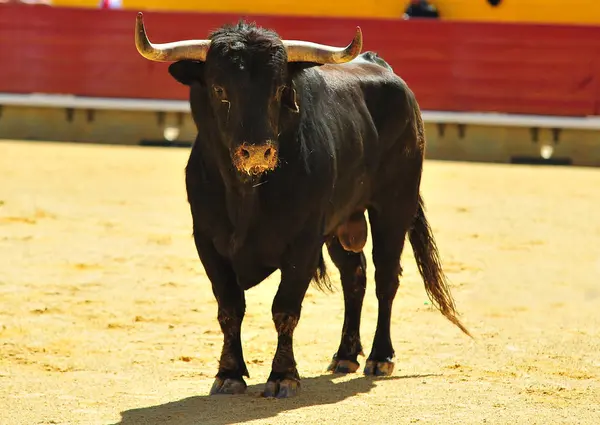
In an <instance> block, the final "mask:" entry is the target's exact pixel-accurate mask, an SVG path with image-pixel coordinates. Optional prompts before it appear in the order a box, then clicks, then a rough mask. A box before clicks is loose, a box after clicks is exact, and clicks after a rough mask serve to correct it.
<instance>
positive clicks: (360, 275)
mask: <svg viewBox="0 0 600 425" xmlns="http://www.w3.org/2000/svg"><path fill="white" fill-rule="evenodd" d="M363 220H364V213H363ZM365 224H366V223H365ZM327 248H328V251H329V256H330V257H331V259H332V261H333V263H334V264H335V265H336V267H337V268H338V269H339V270H340V275H341V278H342V288H343V289H344V326H343V328H342V340H341V342H340V346H339V348H338V351H337V353H336V354H335V355H334V356H333V359H332V361H331V364H330V365H329V368H328V370H329V371H332V372H337V373H353V372H356V370H357V369H358V367H359V363H358V355H359V354H361V355H362V354H363V353H362V344H361V341H360V316H361V311H362V305H363V299H364V297H365V289H366V286H367V277H366V272H367V262H366V259H365V254H364V253H363V252H362V251H360V252H358V253H356V252H350V251H346V249H344V247H343V246H342V244H341V243H340V240H339V239H338V237H336V236H334V237H333V238H332V240H330V241H329V242H328V243H327Z"/></svg>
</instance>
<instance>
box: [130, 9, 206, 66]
mask: <svg viewBox="0 0 600 425" xmlns="http://www.w3.org/2000/svg"><path fill="white" fill-rule="evenodd" d="M135 47H136V48H137V50H138V52H140V55H142V56H143V57H145V58H146V59H149V60H151V61H157V62H175V61H179V60H184V59H189V60H197V61H202V62H204V61H205V60H206V53H207V52H208V48H209V47H210V40H183V41H175V42H173V43H163V44H152V43H151V42H150V40H148V36H147V35H146V29H145V28H144V17H143V14H142V12H139V13H138V15H137V18H136V20H135Z"/></svg>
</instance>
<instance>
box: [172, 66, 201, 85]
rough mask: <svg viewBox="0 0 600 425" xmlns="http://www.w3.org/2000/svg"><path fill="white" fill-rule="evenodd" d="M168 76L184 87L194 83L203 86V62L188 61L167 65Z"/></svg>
mask: <svg viewBox="0 0 600 425" xmlns="http://www.w3.org/2000/svg"><path fill="white" fill-rule="evenodd" d="M169 74H171V76H172V77H173V78H175V79H176V80H177V81H178V82H180V83H181V84H185V85H186V86H191V85H192V84H194V83H200V84H201V85H204V62H198V61H190V60H182V61H178V62H174V63H172V64H171V65H169Z"/></svg>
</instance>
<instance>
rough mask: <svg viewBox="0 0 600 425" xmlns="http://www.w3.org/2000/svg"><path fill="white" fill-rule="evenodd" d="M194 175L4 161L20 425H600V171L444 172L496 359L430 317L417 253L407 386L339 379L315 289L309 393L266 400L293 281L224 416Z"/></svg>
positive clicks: (372, 307) (455, 277) (331, 318)
mask: <svg viewBox="0 0 600 425" xmlns="http://www.w3.org/2000/svg"><path fill="white" fill-rule="evenodd" d="M187 155H188V150H187V149H165V148H140V147H116V146H87V145H86V146H82V145H69V144H52V143H24V142H8V141H4V142H0V424H2V425H20V424H27V425H34V424H116V423H118V424H122V425H133V424H178V425H190V424H202V425H211V424H212V425H224V424H233V423H245V424H259V423H260V424H283V423H285V424H322V423H326V424H336V425H342V424H369V425H374V424H408V423H418V424H481V423H486V424H543V425H547V424H594V425H596V424H600V279H599V277H600V213H599V211H600V170H598V169H578V168H544V167H525V166H508V165H489V164H459V163H444V162H435V161H428V162H427V163H426V166H425V172H424V181H423V188H422V190H423V193H424V195H425V199H426V202H427V205H428V212H429V219H430V221H431V223H432V225H433V227H434V231H435V233H436V236H437V240H438V244H439V247H440V250H441V254H442V258H443V260H444V263H445V266H446V270H447V272H448V274H449V276H450V279H451V280H452V282H453V290H454V294H455V297H456V300H457V303H458V306H459V309H460V311H461V312H462V314H463V319H464V321H465V324H466V325H467V326H468V327H469V328H470V329H471V331H472V332H473V333H474V335H475V336H476V340H475V341H470V340H469V339H468V338H467V337H465V336H464V335H462V334H461V333H460V331H459V330H458V329H456V328H455V327H454V326H453V325H451V324H450V323H449V322H448V321H446V320H445V319H444V318H443V317H442V315H441V314H440V313H438V312H437V311H434V310H432V309H431V307H430V306H429V305H427V304H426V301H427V297H426V294H425V291H424V289H423V285H422V282H421V280H420V277H419V276H418V274H417V271H416V268H415V263H414V260H413V258H412V252H411V251H410V249H408V250H407V251H405V255H404V257H403V258H404V268H405V276H404V278H403V279H402V284H401V289H400V291H399V294H398V296H397V298H396V302H395V305H394V310H395V314H394V317H393V327H392V337H393V341H394V345H395V348H396V355H397V362H396V371H395V373H394V376H393V377H391V378H386V379H372V378H365V377H363V376H362V375H361V374H355V375H350V376H347V377H343V376H334V375H330V374H327V373H325V372H324V370H325V368H326V366H327V364H328V362H329V360H330V358H331V355H332V354H333V353H334V352H335V350H336V349H337V346H338V342H339V337H340V330H341V326H342V318H343V310H342V307H343V303H342V292H341V287H339V285H338V286H337V289H336V292H335V293H333V294H326V293H322V292H319V291H318V290H317V289H316V288H314V287H311V289H309V292H308V294H307V297H306V299H305V302H304V309H303V316H302V319H301V320H300V325H299V327H298V329H297V332H296V338H295V341H296V345H295V348H296V358H297V360H298V363H299V369H300V372H301V374H302V375H303V377H304V379H303V381H302V382H303V392H302V394H301V395H300V396H299V397H298V398H296V399H289V400H265V399H262V398H260V397H259V393H260V391H261V389H262V384H263V382H264V381H265V380H266V378H267V376H268V374H269V369H270V363H271V359H272V356H273V353H274V349H275V344H276V335H275V331H274V328H273V324H272V322H271V314H270V308H271V302H272V299H273V295H274V293H275V290H276V287H277V282H278V276H279V274H278V273H277V274H276V275H275V276H273V277H272V278H271V279H269V280H268V281H266V282H264V283H263V284H262V285H260V286H259V287H257V288H254V289H252V290H250V291H249V292H247V300H248V308H247V315H246V319H245V322H244V328H243V343H244V349H245V357H246V360H247V362H248V367H249V370H250V375H251V379H249V380H248V384H249V389H248V394H247V395H243V396H235V397H228V396H224V397H217V398H213V397H207V393H208V391H209V388H210V386H211V384H212V382H213V376H214V374H215V372H216V365H217V358H218V356H219V353H220V349H221V340H222V339H221V334H220V330H219V327H218V323H217V321H216V303H215V301H214V299H213V295H212V293H211V290H210V286H209V282H208V280H207V278H206V276H205V274H204V271H203V268H202V266H201V264H200V262H199V260H198V259H197V257H196V253H195V250H194V246H193V242H192V238H191V220H190V215H189V212H188V206H187V203H186V200H185V195H184V182H183V168H184V165H185V162H186V160H187ZM369 252H370V248H369ZM369 256H370V254H369ZM369 267H370V269H369V278H370V281H369V291H368V293H367V297H366V299H365V307H364V316H363V317H364V319H363V326H362V334H363V342H364V344H365V348H366V351H367V352H368V351H369V350H370V342H371V340H372V337H373V332H374V326H375V317H376V299H375V295H374V291H373V287H374V284H373V283H374V282H373V280H372V277H373V267H372V265H369ZM330 271H331V274H332V277H333V279H334V280H335V281H336V282H337V281H338V279H339V276H338V275H337V273H336V270H335V269H334V268H333V267H331V268H330ZM362 365H364V358H363V359H361V366H362ZM361 370H362V369H361Z"/></svg>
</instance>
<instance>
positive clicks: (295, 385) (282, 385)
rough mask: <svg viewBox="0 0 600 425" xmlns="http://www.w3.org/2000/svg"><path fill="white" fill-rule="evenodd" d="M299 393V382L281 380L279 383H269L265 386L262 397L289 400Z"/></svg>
mask: <svg viewBox="0 0 600 425" xmlns="http://www.w3.org/2000/svg"><path fill="white" fill-rule="evenodd" d="M299 393H300V381H296V380H295V379H283V380H281V381H269V382H267V383H266V384H265V390H264V391H263V393H262V396H263V397H275V398H290V397H294V396H297V395H298V394H299Z"/></svg>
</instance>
